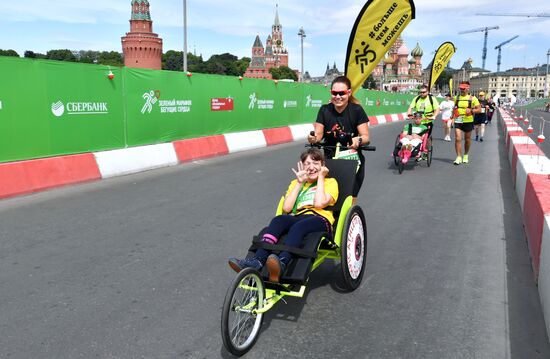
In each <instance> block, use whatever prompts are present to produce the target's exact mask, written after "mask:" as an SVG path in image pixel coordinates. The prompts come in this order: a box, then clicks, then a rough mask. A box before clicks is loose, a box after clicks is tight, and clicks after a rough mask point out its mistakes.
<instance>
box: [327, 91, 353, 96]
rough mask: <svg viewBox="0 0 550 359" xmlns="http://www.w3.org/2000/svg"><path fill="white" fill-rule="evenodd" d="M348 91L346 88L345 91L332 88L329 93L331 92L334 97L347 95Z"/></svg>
mask: <svg viewBox="0 0 550 359" xmlns="http://www.w3.org/2000/svg"><path fill="white" fill-rule="evenodd" d="M348 92H349V90H346V91H334V90H331V91H330V93H331V94H332V96H334V97H336V96H340V97H342V96H345V95H347V94H348Z"/></svg>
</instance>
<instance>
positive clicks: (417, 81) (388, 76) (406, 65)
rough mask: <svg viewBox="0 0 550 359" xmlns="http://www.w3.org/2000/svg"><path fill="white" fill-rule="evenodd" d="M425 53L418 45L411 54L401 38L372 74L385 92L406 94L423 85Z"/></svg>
mask: <svg viewBox="0 0 550 359" xmlns="http://www.w3.org/2000/svg"><path fill="white" fill-rule="evenodd" d="M423 55H424V51H422V49H421V48H420V45H419V44H418V43H416V46H415V48H414V49H413V50H412V51H411V53H410V56H411V57H410V58H409V49H408V48H407V46H406V45H405V42H404V41H403V38H402V37H401V36H399V37H398V38H397V40H395V42H394V43H393V45H392V46H391V47H390V50H389V51H388V53H387V54H386V57H385V58H384V59H382V61H380V63H379V64H378V65H377V66H376V68H375V69H374V71H373V72H372V76H373V77H374V80H375V81H376V83H377V84H378V87H379V88H380V89H381V90H383V91H394V92H406V91H410V90H414V89H416V88H417V87H418V86H419V85H421V84H422V56H423Z"/></svg>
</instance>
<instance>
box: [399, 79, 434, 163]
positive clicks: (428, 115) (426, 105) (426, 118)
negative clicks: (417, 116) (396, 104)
mask: <svg viewBox="0 0 550 359" xmlns="http://www.w3.org/2000/svg"><path fill="white" fill-rule="evenodd" d="M439 111H440V110H439V102H438V101H437V99H436V98H435V97H434V96H432V95H431V94H429V92H428V86H426V85H422V86H420V89H419V90H418V96H416V97H415V98H414V99H413V100H412V102H411V105H410V106H409V109H408V110H407V116H408V117H411V116H412V114H413V113H415V112H420V113H422V122H421V124H422V125H424V126H426V127H428V138H429V139H428V147H429V146H430V145H431V142H430V141H431V136H432V128H433V120H434V119H435V118H436V117H437V115H438V114H439ZM422 158H423V159H424V154H423V157H422Z"/></svg>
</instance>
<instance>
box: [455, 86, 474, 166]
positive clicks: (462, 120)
mask: <svg viewBox="0 0 550 359" xmlns="http://www.w3.org/2000/svg"><path fill="white" fill-rule="evenodd" d="M458 89H459V90H460V95H458V96H455V97H454V102H455V108H454V113H453V118H454V122H455V150H456V159H455V161H454V162H453V163H454V164H455V165H459V164H461V163H468V162H469V158H468V152H469V151H470V144H471V143H472V130H473V129H474V114H475V113H480V112H481V105H480V103H479V100H478V99H477V98H476V97H475V96H472V95H470V93H469V91H470V82H468V81H462V82H461V83H460V85H458ZM463 137H464V155H462V138H463Z"/></svg>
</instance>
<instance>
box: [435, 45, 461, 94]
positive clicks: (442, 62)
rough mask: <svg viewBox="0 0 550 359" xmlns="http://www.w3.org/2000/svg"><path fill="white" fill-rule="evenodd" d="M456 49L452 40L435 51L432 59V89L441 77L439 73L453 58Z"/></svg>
mask: <svg viewBox="0 0 550 359" xmlns="http://www.w3.org/2000/svg"><path fill="white" fill-rule="evenodd" d="M455 51H456V48H455V45H453V43H452V42H448V41H447V42H444V43H442V44H441V46H439V48H438V49H437V51H436V52H435V55H434V59H433V60H432V69H431V71H430V82H429V85H430V89H431V88H432V86H433V85H434V84H435V82H436V81H437V79H438V78H439V75H441V73H442V72H443V69H444V68H445V66H447V64H448V63H449V61H450V60H451V57H453V55H454V54H455Z"/></svg>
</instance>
